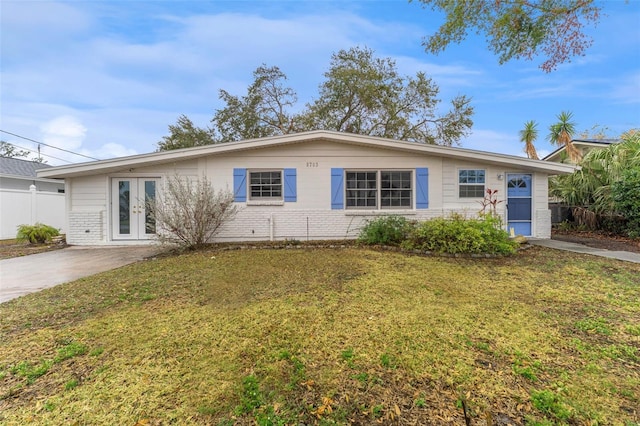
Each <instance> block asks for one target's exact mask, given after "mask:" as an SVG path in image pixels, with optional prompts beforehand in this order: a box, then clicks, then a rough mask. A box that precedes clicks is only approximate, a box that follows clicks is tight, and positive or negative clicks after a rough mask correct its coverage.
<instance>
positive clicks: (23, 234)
mask: <svg viewBox="0 0 640 426" xmlns="http://www.w3.org/2000/svg"><path fill="white" fill-rule="evenodd" d="M58 235H60V231H58V230H57V229H56V228H54V227H52V226H49V225H45V224H44V223H36V224H35V225H20V226H18V234H17V235H16V239H17V240H18V241H20V242H29V243H31V244H44V243H49V242H51V239H52V238H53V237H57V236H58Z"/></svg>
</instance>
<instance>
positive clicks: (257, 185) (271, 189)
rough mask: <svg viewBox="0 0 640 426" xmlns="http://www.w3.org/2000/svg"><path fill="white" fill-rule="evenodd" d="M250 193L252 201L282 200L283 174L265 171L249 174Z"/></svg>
mask: <svg viewBox="0 0 640 426" xmlns="http://www.w3.org/2000/svg"><path fill="white" fill-rule="evenodd" d="M249 193H250V197H251V198H252V199H257V198H276V199H281V198H282V172H280V171H265V172H250V173H249Z"/></svg>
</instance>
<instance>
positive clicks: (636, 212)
mask: <svg viewBox="0 0 640 426" xmlns="http://www.w3.org/2000/svg"><path fill="white" fill-rule="evenodd" d="M639 154H640V151H639ZM611 193H612V198H613V203H614V206H615V207H616V209H617V211H618V212H619V213H620V214H621V215H623V216H624V217H625V218H626V220H627V223H626V230H627V235H628V236H630V237H631V238H640V167H638V168H634V169H626V170H624V171H623V172H622V179H620V180H619V181H617V182H613V185H612V188H611Z"/></svg>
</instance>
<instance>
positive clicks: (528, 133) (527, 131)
mask: <svg viewBox="0 0 640 426" xmlns="http://www.w3.org/2000/svg"><path fill="white" fill-rule="evenodd" d="M536 139H538V123H536V122H535V121H533V120H529V121H527V122H526V123H524V129H522V130H520V142H524V152H525V153H526V154H527V157H529V158H531V159H533V160H539V158H538V153H537V152H536V147H535V146H534V145H533V142H535V140H536Z"/></svg>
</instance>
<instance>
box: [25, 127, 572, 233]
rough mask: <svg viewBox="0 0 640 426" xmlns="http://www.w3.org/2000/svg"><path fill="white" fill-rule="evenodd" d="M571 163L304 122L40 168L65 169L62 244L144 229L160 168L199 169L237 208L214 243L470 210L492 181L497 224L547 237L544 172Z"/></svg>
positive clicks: (51, 174) (193, 172)
mask: <svg viewBox="0 0 640 426" xmlns="http://www.w3.org/2000/svg"><path fill="white" fill-rule="evenodd" d="M574 169H575V167H574V166H572V165H566V164H556V163H550V162H547V161H540V160H529V159H526V158H522V157H515V156H509V155H502V154H494V153H488V152H482V151H473V150H468V149H462V148H451V147H443V146H437V145H428V144H421V143H415V142H405V141H397V140H390V139H384V138H377V137H370V136H361V135H354V134H345V133H337V132H329V131H312V132H305V133H298V134H289V135H284V136H276V137H269V138H262V139H253V140H246V141H239V142H229V143H223V144H217V145H208V146H202V147H195V148H188V149H181V150H175V151H165V152H155V153H151V154H143V155H135V156H131V157H122V158H114V159H110V160H101V161H95V162H89V163H81V164H74V165H69V166H60V167H55V168H52V169H47V170H41V171H39V172H38V176H40V177H43V178H64V179H65V182H66V197H67V222H68V231H67V241H68V242H69V243H70V244H122V243H124V242H135V243H140V242H143V241H148V240H152V239H153V238H154V236H155V235H154V232H155V227H154V224H153V221H152V219H151V218H150V216H149V215H148V214H147V212H146V211H145V206H144V204H145V203H144V202H143V201H144V199H145V197H155V194H156V192H157V191H161V188H162V182H163V180H164V179H165V178H167V177H171V176H175V175H180V176H186V177H190V178H198V177H200V176H206V177H207V178H208V179H209V180H210V181H211V183H212V184H213V186H214V187H215V188H229V189H230V190H232V191H233V192H234V195H235V200H236V203H237V205H238V206H239V207H240V211H239V213H238V214H237V216H236V217H235V219H234V220H233V221H230V222H229V223H227V224H225V226H223V228H222V229H221V232H220V234H219V235H218V236H216V241H251V240H254V241H258V240H285V239H291V240H293V239H295V240H308V239H344V238H354V237H356V236H357V235H358V232H359V228H360V227H361V226H362V224H363V222H364V221H365V220H367V219H371V218H375V217H378V216H380V215H388V214H397V215H402V216H405V217H407V218H410V219H416V220H424V219H429V218H433V217H438V216H443V215H448V214H450V213H453V212H457V213H462V214H466V215H469V216H474V215H476V214H477V213H478V212H479V210H480V208H481V204H480V202H481V201H482V200H483V197H484V194H485V191H486V189H497V190H498V197H499V198H500V199H501V200H503V201H506V202H503V203H500V204H499V205H498V213H499V214H501V215H503V217H504V218H505V223H506V224H507V227H508V228H510V229H513V230H514V231H515V232H516V233H519V234H522V235H528V236H534V237H539V238H549V237H550V235H551V220H550V212H549V208H548V204H547V196H548V190H547V187H548V185H547V182H548V177H549V176H550V175H556V174H567V173H571V172H573V170H574Z"/></svg>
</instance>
